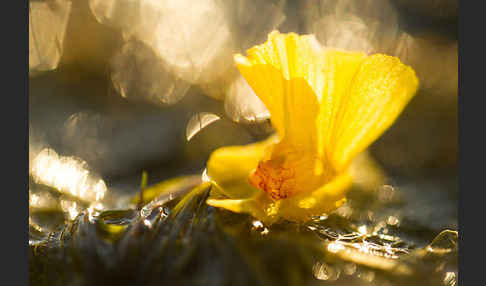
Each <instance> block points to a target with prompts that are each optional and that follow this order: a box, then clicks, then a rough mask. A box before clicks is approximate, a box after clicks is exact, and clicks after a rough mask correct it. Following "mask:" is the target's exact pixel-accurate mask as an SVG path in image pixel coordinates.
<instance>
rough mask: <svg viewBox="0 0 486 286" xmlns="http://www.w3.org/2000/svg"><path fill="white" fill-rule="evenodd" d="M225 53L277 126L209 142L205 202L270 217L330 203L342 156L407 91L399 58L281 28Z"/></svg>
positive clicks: (345, 174) (338, 189) (363, 141)
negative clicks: (235, 139) (329, 45)
mask: <svg viewBox="0 0 486 286" xmlns="http://www.w3.org/2000/svg"><path fill="white" fill-rule="evenodd" d="M247 53H248V56H247V57H245V56H243V55H240V54H237V55H235V56H234V60H235V62H236V65H237V66H238V69H239V71H240V72H241V74H242V75H243V77H244V78H245V79H246V80H247V82H248V83H249V85H250V86H251V87H252V88H253V90H254V91H255V93H256V94H257V95H258V97H259V98H260V99H261V100H262V101H263V103H264V104H265V106H266V107H267V109H268V110H269V112H270V115H271V118H270V119H271V122H272V125H273V126H274V127H275V129H276V131H277V134H276V135H274V136H271V137H270V138H269V139H266V140H264V141H262V142H258V143H254V144H250V145H247V146H230V147H223V148H220V149H218V150H216V151H214V152H213V154H212V155H211V157H210V159H209V161H208V164H207V175H208V176H209V177H210V179H211V181H212V183H213V189H212V192H211V196H210V198H209V199H208V200H207V203H208V204H209V205H212V206H215V207H221V208H225V209H228V210H231V211H234V212H240V213H249V214H251V215H253V216H254V217H256V218H258V219H260V220H262V221H264V222H267V223H272V222H274V221H276V220H277V219H279V218H285V219H288V220H292V221H305V220H308V219H309V218H311V217H313V216H318V215H323V214H326V213H329V212H330V211H332V210H334V209H336V208H337V207H339V206H340V205H342V204H343V203H344V202H345V201H346V198H345V195H346V191H347V190H348V189H349V187H350V186H351V184H352V177H351V175H350V165H351V162H352V160H353V158H355V157H356V155H357V154H358V153H360V152H362V151H364V150H365V149H366V148H367V147H368V146H369V145H370V144H371V143H372V142H373V141H374V140H376V139H377V138H378V136H380V135H381V134H382V133H383V132H384V131H385V130H386V129H387V128H388V127H389V126H390V125H391V124H392V123H393V122H394V120H395V119H396V118H397V117H398V115H399V114H400V112H401V111H402V110H403V109H404V107H405V106H406V104H407V103H408V102H409V101H410V99H411V98H412V97H413V95H414V94H415V91H416V90H417V87H418V80H417V77H416V76H415V72H414V71H413V70H412V69H411V68H410V67H408V66H405V65H404V64H402V63H401V62H400V60H399V59H398V58H395V57H391V56H387V55H382V54H375V55H371V56H367V55H366V54H364V53H357V52H345V51H337V50H330V49H323V48H322V47H320V46H319V44H318V43H317V41H316V40H315V38H314V37H313V36H311V35H304V36H299V35H297V34H294V33H290V34H280V33H279V32H277V31H274V32H272V33H270V34H269V36H268V40H267V41H266V42H265V43H264V44H261V45H257V46H255V47H253V48H251V49H249V50H248V51H247Z"/></svg>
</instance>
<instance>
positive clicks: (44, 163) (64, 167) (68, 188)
mask: <svg viewBox="0 0 486 286" xmlns="http://www.w3.org/2000/svg"><path fill="white" fill-rule="evenodd" d="M30 173H31V175H32V176H33V177H34V179H35V180H36V182H38V183H41V184H44V185H47V186H50V187H52V188H55V189H57V190H59V191H60V192H63V193H66V194H69V195H72V196H74V197H76V198H79V199H82V200H84V201H88V202H90V201H99V200H101V199H103V197H104V196H105V193H106V190H107V189H106V184H105V182H104V181H103V180H102V179H99V178H97V177H96V176H93V175H92V174H90V172H89V171H88V169H87V168H86V163H85V162H84V161H82V160H80V159H77V158H75V157H65V156H60V155H58V154H57V153H56V152H55V151H54V150H52V149H50V148H44V149H43V150H42V151H41V152H39V154H37V156H36V157H35V158H34V159H33V161H32V163H31V166H30Z"/></svg>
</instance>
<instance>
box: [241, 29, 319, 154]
mask: <svg viewBox="0 0 486 286" xmlns="http://www.w3.org/2000/svg"><path fill="white" fill-rule="evenodd" d="M247 53H248V57H244V56H242V55H240V54H237V55H235V57H234V59H235V62H236V64H237V67H238V69H239V70H240V72H241V74H242V75H243V77H244V78H245V79H246V81H247V82H248V84H249V85H250V86H251V87H252V89H253V90H254V91H255V93H256V94H257V96H258V97H259V98H260V99H261V100H262V101H263V103H264V104H265V106H266V107H267V109H268V110H269V112H270V115H271V117H270V119H271V121H272V124H273V126H274V127H275V129H276V130H277V132H278V134H279V137H280V138H282V141H287V142H288V143H289V144H290V145H292V146H293V147H295V148H299V149H315V146H316V143H317V133H316V132H315V131H316V128H317V116H318V113H319V101H318V100H319V98H318V97H317V95H319V94H321V93H322V88H323V86H322V84H323V83H324V81H323V74H322V71H321V69H322V60H323V55H322V50H320V47H319V45H318V43H317V41H316V40H315V38H314V37H313V36H310V35H308V36H298V35H297V34H293V33H290V34H280V33H279V32H277V31H274V32H272V33H270V34H269V36H268V41H267V42H265V43H264V44H262V45H257V46H255V47H253V48H251V49H249V50H248V51H247ZM304 122H305V124H302V123H304Z"/></svg>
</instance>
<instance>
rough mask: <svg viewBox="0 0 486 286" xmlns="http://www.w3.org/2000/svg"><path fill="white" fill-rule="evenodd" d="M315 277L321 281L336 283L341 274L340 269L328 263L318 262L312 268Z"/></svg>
mask: <svg viewBox="0 0 486 286" xmlns="http://www.w3.org/2000/svg"><path fill="white" fill-rule="evenodd" d="M312 272H313V273H314V277H315V278H317V279H319V280H327V281H336V280H337V279H338V278H339V275H340V274H341V271H340V270H339V268H336V267H332V266H330V265H329V264H327V263H320V262H316V263H315V264H314V266H313V267H312Z"/></svg>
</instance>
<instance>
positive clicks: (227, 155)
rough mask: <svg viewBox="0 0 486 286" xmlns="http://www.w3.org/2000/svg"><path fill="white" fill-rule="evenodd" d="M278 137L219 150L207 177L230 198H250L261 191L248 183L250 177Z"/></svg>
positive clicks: (209, 164)
mask: <svg viewBox="0 0 486 286" xmlns="http://www.w3.org/2000/svg"><path fill="white" fill-rule="evenodd" d="M276 141H277V137H276V136H271V137H269V138H268V139H266V140H264V141H261V142H258V143H254V144H250V145H246V146H229V147H223V148H219V149H217V150H216V151H214V152H213V153H212V154H211V156H210V157H209V161H208V163H207V175H208V176H209V177H210V179H211V181H212V182H213V183H214V184H216V185H217V186H218V187H219V188H220V189H221V192H222V193H223V194H224V195H225V196H227V197H228V198H238V199H243V198H249V197H253V196H255V195H256V194H258V193H260V192H261V191H260V190H258V189H256V188H254V187H253V186H251V185H250V183H249V182H248V176H249V175H250V174H251V172H253V170H254V169H255V168H256V167H257V165H258V162H259V161H260V160H262V159H263V158H264V155H265V149H266V148H268V146H270V145H272V144H274V143H276Z"/></svg>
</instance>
